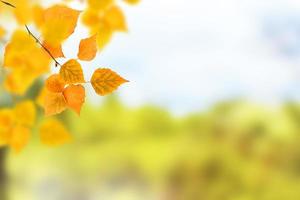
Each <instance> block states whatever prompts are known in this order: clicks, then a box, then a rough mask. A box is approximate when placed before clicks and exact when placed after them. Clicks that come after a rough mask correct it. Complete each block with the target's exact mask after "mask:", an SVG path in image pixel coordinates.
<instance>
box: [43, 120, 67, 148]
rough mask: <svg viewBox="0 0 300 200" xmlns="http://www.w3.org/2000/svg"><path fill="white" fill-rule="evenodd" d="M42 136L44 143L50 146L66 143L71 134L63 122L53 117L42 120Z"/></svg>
mask: <svg viewBox="0 0 300 200" xmlns="http://www.w3.org/2000/svg"><path fill="white" fill-rule="evenodd" d="M40 137H41V141H42V143H43V144H45V145H49V146H56V145H60V144H64V143H66V142H68V141H70V139H71V135H70V134H69V132H68V131H67V130H66V128H65V127H64V126H63V124H62V123H61V122H60V121H58V120H56V119H51V118H50V119H46V120H44V121H43V122H42V124H41V126H40Z"/></svg>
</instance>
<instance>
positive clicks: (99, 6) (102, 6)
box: [87, 0, 114, 11]
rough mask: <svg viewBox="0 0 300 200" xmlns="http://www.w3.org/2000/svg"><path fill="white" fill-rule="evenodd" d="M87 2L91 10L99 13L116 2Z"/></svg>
mask: <svg viewBox="0 0 300 200" xmlns="http://www.w3.org/2000/svg"><path fill="white" fill-rule="evenodd" d="M87 2H88V5H89V7H90V8H92V9H95V10H98V11H99V10H103V9H106V8H107V7H109V6H111V5H112V4H113V3H114V0H88V1H87Z"/></svg>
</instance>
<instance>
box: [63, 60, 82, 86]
mask: <svg viewBox="0 0 300 200" xmlns="http://www.w3.org/2000/svg"><path fill="white" fill-rule="evenodd" d="M59 74H60V75H61V77H62V78H63V79H64V81H65V82H66V83H67V84H72V83H84V82H85V80H84V77H83V71H82V68H81V65H80V63H79V62H78V61H77V60H75V59H71V60H69V61H68V62H66V63H65V64H64V65H63V66H61V68H60V71H59Z"/></svg>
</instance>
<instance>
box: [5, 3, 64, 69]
mask: <svg viewBox="0 0 300 200" xmlns="http://www.w3.org/2000/svg"><path fill="white" fill-rule="evenodd" d="M0 2H2V3H4V4H5V5H8V6H10V7H12V8H16V6H14V5H13V4H11V3H9V2H6V1H2V0H0ZM25 28H26V30H27V32H28V34H29V35H30V36H31V37H33V38H34V39H35V41H36V43H38V44H39V45H40V46H41V47H42V48H43V49H44V50H45V51H46V52H47V53H48V55H49V56H50V57H51V58H52V60H53V61H54V62H55V67H57V66H61V64H60V63H59V62H58V61H57V60H56V59H55V57H54V56H53V55H52V53H51V52H50V51H49V49H47V48H46V47H45V46H44V45H43V43H42V42H41V41H40V40H39V39H38V38H37V37H36V36H35V35H34V34H33V33H32V32H31V31H30V29H29V28H28V26H27V25H26V24H25Z"/></svg>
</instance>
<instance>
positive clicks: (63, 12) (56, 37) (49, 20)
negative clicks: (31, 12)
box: [42, 5, 80, 45]
mask: <svg viewBox="0 0 300 200" xmlns="http://www.w3.org/2000/svg"><path fill="white" fill-rule="evenodd" d="M79 14H80V12H79V11H77V10H74V9H71V8H69V7H67V6H64V5H54V6H52V7H50V8H48V9H46V10H45V11H44V23H43V25H42V33H43V36H44V39H45V41H47V43H50V44H52V45H59V44H61V43H62V41H64V40H65V39H67V38H68V37H69V36H70V35H71V34H72V33H73V32H74V29H75V27H76V26H77V20H78V16H79Z"/></svg>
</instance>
